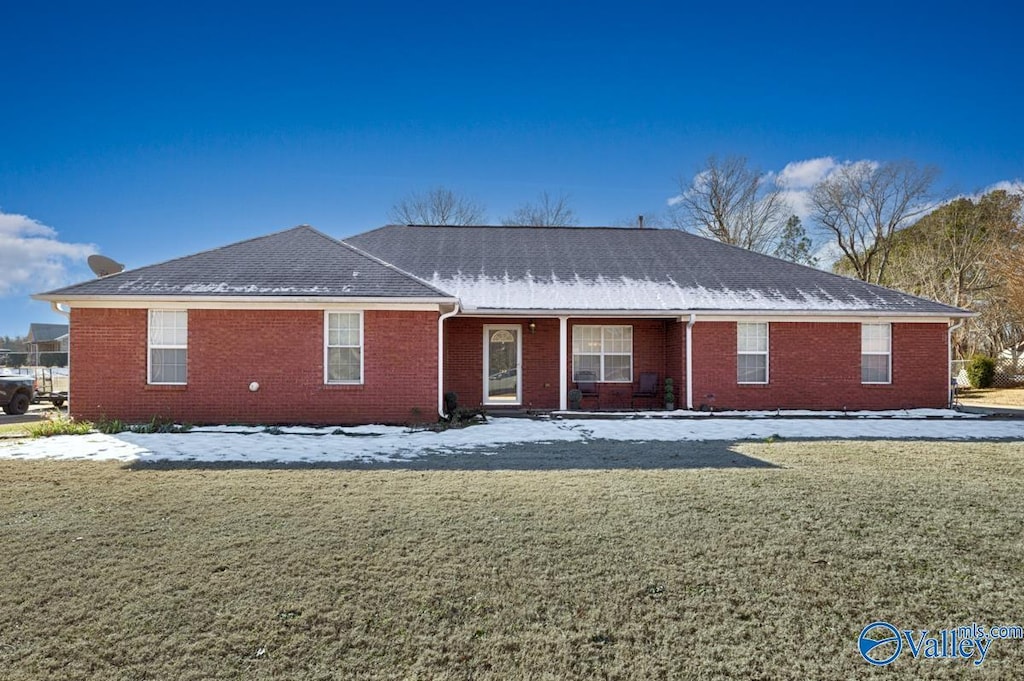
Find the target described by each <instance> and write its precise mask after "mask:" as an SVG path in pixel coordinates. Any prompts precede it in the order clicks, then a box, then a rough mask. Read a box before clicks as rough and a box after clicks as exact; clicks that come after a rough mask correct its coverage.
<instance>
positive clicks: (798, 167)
mask: <svg viewBox="0 0 1024 681" xmlns="http://www.w3.org/2000/svg"><path fill="white" fill-rule="evenodd" d="M838 165H839V164H838V163H836V160H835V159H834V158H832V157H831V156H822V157H820V158H810V159H807V160H806V161H791V162H790V163H787V164H786V167H785V168H783V169H782V172H780V173H779V176H778V178H777V179H776V180H775V184H777V185H778V186H779V187H782V188H784V189H787V190H791V191H796V190H801V189H810V188H811V187H813V186H814V185H816V184H817V183H819V182H821V181H822V180H824V179H825V178H826V177H828V176H829V175H830V174H831V173H832V171H833V170H835V168H836V166H838Z"/></svg>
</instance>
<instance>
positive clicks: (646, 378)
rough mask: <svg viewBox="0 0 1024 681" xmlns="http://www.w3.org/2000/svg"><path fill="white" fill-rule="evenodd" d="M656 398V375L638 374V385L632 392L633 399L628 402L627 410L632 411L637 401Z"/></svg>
mask: <svg viewBox="0 0 1024 681" xmlns="http://www.w3.org/2000/svg"><path fill="white" fill-rule="evenodd" d="M657 397H658V374H656V373H654V372H653V371H643V372H641V373H640V383H639V384H638V385H637V387H636V390H634V391H633V397H632V399H630V401H629V408H630V409H632V408H633V407H634V405H635V404H636V401H637V399H656V398H657Z"/></svg>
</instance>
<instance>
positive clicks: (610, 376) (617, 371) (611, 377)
mask: <svg viewBox="0 0 1024 681" xmlns="http://www.w3.org/2000/svg"><path fill="white" fill-rule="evenodd" d="M603 380H605V381H627V382H628V381H632V380H633V361H632V357H630V356H629V355H605V357H604V379H603Z"/></svg>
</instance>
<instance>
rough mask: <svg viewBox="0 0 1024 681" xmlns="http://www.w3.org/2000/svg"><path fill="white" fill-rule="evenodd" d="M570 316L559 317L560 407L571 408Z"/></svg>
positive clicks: (561, 409) (563, 409) (560, 408)
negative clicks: (569, 374) (569, 375)
mask: <svg viewBox="0 0 1024 681" xmlns="http://www.w3.org/2000/svg"><path fill="white" fill-rule="evenodd" d="M568 322H569V318H568V317H559V318H558V409H559V411H565V410H566V409H568V408H569V402H568V400H569V379H568V373H569V352H568V349H567V346H568V345H569V323H568Z"/></svg>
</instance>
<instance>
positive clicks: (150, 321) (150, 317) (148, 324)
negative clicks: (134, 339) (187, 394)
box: [146, 308, 188, 385]
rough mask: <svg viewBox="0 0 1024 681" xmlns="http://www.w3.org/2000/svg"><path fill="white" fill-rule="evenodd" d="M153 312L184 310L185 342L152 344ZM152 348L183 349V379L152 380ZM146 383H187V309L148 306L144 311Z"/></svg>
mask: <svg viewBox="0 0 1024 681" xmlns="http://www.w3.org/2000/svg"><path fill="white" fill-rule="evenodd" d="M154 312H184V313H185V334H186V335H185V344H184V345H153V332H152V329H153V313H154ZM153 350H184V351H185V381H184V382H178V381H154V380H153ZM146 385H188V310H183V309H180V308H177V309H175V308H150V309H149V310H148V311H147V312H146Z"/></svg>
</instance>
